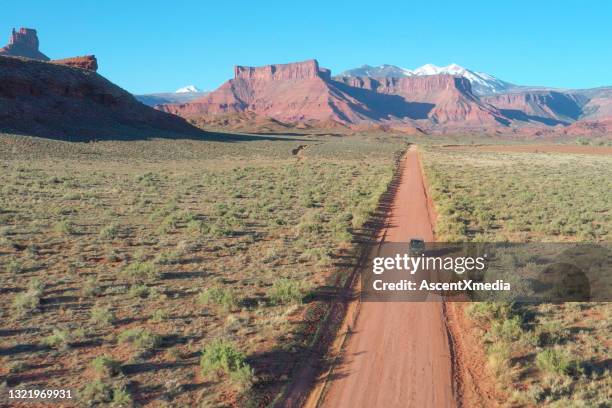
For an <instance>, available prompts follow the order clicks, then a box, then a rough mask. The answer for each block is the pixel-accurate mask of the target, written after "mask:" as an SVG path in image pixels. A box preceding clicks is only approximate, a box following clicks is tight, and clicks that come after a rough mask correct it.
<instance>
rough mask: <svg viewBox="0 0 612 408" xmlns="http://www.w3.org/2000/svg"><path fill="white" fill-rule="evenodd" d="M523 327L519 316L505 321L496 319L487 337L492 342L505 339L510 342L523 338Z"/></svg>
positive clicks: (504, 340)
mask: <svg viewBox="0 0 612 408" xmlns="http://www.w3.org/2000/svg"><path fill="white" fill-rule="evenodd" d="M522 334H523V329H522V327H521V319H520V318H519V317H518V316H514V317H513V318H510V319H506V320H504V321H499V320H495V321H493V322H492V323H491V328H490V329H489V331H488V333H487V339H488V340H489V341H492V342H497V341H503V342H506V343H510V342H513V341H516V340H518V339H520V338H521V335H522Z"/></svg>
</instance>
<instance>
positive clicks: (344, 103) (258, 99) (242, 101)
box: [158, 60, 368, 123]
mask: <svg viewBox="0 0 612 408" xmlns="http://www.w3.org/2000/svg"><path fill="white" fill-rule="evenodd" d="M158 109H160V110H163V111H165V112H170V113H174V114H177V115H181V116H185V117H193V116H202V115H219V114H228V113H240V112H254V113H256V114H258V115H262V116H265V117H270V118H273V119H277V120H280V121H283V122H293V121H303V120H316V121H332V122H340V123H353V122H358V121H362V120H366V119H367V114H366V113H365V112H367V111H368V107H367V106H365V105H363V104H362V103H361V102H360V101H359V100H357V99H355V98H353V97H351V96H350V95H348V94H346V93H343V92H342V91H340V90H339V89H337V88H335V87H334V86H333V82H332V81H331V80H330V72H329V70H326V69H321V68H319V64H318V63H317V61H316V60H309V61H303V62H297V63H293V64H275V65H267V66H264V67H242V66H237V67H235V68H234V78H233V79H231V80H229V81H227V82H226V83H224V84H223V85H221V87H219V88H218V89H217V90H216V91H214V92H211V93H210V94H208V95H206V96H204V97H203V98H200V99H197V100H195V101H193V102H190V103H186V104H167V105H160V106H158Z"/></svg>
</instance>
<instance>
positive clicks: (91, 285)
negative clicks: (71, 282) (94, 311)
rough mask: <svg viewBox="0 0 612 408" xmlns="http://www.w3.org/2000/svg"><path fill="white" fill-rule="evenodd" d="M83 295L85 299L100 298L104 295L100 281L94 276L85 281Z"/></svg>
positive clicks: (82, 289)
mask: <svg viewBox="0 0 612 408" xmlns="http://www.w3.org/2000/svg"><path fill="white" fill-rule="evenodd" d="M81 294H82V295H83V296H84V297H92V296H99V295H101V294H102V288H101V287H100V285H99V284H98V280H97V279H96V278H95V277H94V276H90V277H89V278H87V279H86V280H85V283H84V284H83V287H82V288H81Z"/></svg>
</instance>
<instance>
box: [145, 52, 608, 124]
mask: <svg viewBox="0 0 612 408" xmlns="http://www.w3.org/2000/svg"><path fill="white" fill-rule="evenodd" d="M476 86H478V87H480V88H479V89H480V92H475V91H474V89H475V87H476ZM610 89H611V88H598V89H595V90H554V89H548V88H543V87H540V88H538V87H521V86H517V85H514V84H510V83H507V82H505V81H501V80H499V79H497V78H495V77H493V76H492V75H488V74H484V73H481V72H475V71H470V70H466V69H465V68H463V67H460V66H458V65H456V64H451V65H449V66H447V67H436V66H434V65H424V66H423V67H420V68H418V69H416V70H406V69H402V68H399V67H395V66H392V65H383V66H380V67H370V66H363V67H361V68H358V69H355V70H350V71H346V72H344V73H343V74H341V75H338V76H335V77H332V76H331V73H330V71H329V70H328V69H325V68H321V67H319V64H318V63H317V61H316V60H309V61H303V62H296V63H291V64H274V65H266V66H262V67H244V66H236V67H235V68H234V78H232V79H230V80H229V81H227V82H225V83H224V84H223V85H221V86H220V87H219V88H218V89H216V90H215V91H213V92H210V93H208V94H207V95H205V96H204V97H200V98H197V99H194V100H192V101H189V102H186V103H185V102H181V103H166V104H160V105H158V106H156V107H157V108H158V109H160V110H163V111H165V112H169V113H173V114H176V115H180V116H183V117H185V118H189V119H190V120H195V121H196V122H197V123H203V124H206V123H211V124H215V125H216V126H218V125H219V124H220V123H227V124H228V126H229V125H230V124H231V126H236V124H237V123H241V124H245V123H249V124H253V125H255V126H256V125H257V124H258V123H267V122H266V120H265V118H267V119H271V120H274V121H276V122H277V124H280V126H290V127H291V126H293V127H303V126H308V127H313V126H318V127H329V126H343V127H354V128H363V127H364V126H366V127H367V126H383V127H386V128H395V129H402V130H408V131H410V132H413V131H414V130H417V131H419V132H425V133H450V132H454V133H457V132H459V133H461V132H466V133H476V132H477V133H498V134H506V133H507V134H512V135H514V134H519V135H534V136H537V135H548V134H551V135H564V136H565V135H569V136H571V134H572V132H573V131H576V132H577V133H580V134H586V133H588V132H589V131H592V132H593V133H594V134H606V133H612V129H610V123H612V122H611V121H610V118H612V112H611V110H612V109H611V107H612V103H611V101H612V95H611V91H610ZM232 115H234V116H235V118H234V119H232ZM253 115H255V116H256V117H259V118H260V119H256V118H255V117H254V116H253ZM215 118H217V119H215ZM570 125H571V126H570ZM266 126H268V125H266ZM275 126H276V125H275Z"/></svg>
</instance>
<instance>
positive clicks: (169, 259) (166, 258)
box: [155, 250, 182, 265]
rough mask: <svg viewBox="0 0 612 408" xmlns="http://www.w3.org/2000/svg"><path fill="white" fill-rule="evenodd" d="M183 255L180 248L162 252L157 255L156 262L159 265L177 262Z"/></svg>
mask: <svg viewBox="0 0 612 408" xmlns="http://www.w3.org/2000/svg"><path fill="white" fill-rule="evenodd" d="M181 255H182V253H181V251H178V250H174V251H168V252H162V253H160V254H159V255H157V256H156V257H155V263H156V264H158V265H172V264H176V263H179V262H180V260H181Z"/></svg>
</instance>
